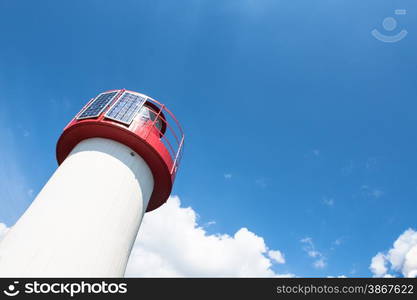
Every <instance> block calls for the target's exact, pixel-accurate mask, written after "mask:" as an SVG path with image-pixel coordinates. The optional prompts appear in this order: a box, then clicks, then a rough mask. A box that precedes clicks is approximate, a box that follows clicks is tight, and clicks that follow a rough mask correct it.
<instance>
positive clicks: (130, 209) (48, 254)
mask: <svg viewBox="0 0 417 300" xmlns="http://www.w3.org/2000/svg"><path fill="white" fill-rule="evenodd" d="M183 145H184V136H183V132H182V129H181V126H180V124H179V123H178V121H177V120H176V118H175V116H174V115H173V114H172V113H171V112H170V111H169V110H168V109H167V108H166V107H165V106H164V105H162V104H160V103H159V102H158V101H156V100H154V99H152V98H150V97H148V96H146V95H143V94H140V93H136V92H133V91H127V90H111V91H107V92H104V93H101V94H99V95H98V96H97V97H95V98H93V99H91V100H90V101H89V102H88V103H87V105H86V106H85V107H84V108H83V109H82V110H81V111H80V113H78V114H77V116H76V117H75V118H74V119H73V120H72V121H71V122H70V123H69V124H68V126H67V127H66V128H65V129H64V132H63V133H62V135H61V137H60V138H59V141H58V144H57V152H56V153H57V160H58V163H59V167H58V169H57V170H56V171H55V173H54V174H53V175H52V177H51V178H50V179H49V181H48V182H47V183H46V185H45V186H44V187H43V189H42V190H41V191H40V193H39V194H38V195H37V197H36V198H35V200H34V201H33V203H32V204H31V205H30V207H29V208H28V209H27V211H26V212H25V213H24V214H23V215H22V216H21V218H20V219H19V220H18V221H17V223H16V224H15V225H14V226H13V227H12V228H11V229H10V231H9V232H8V233H7V235H6V236H5V237H4V239H3V240H2V241H1V242H0V277H121V276H123V275H124V272H125V269H126V264H127V261H128V258H129V255H130V251H131V249H132V246H133V243H134V241H135V238H136V235H137V232H138V230H139V226H140V224H141V221H142V218H143V215H144V213H145V212H146V211H151V210H154V209H156V208H158V207H159V206H161V205H162V204H163V203H165V201H166V200H167V199H168V196H169V194H170V192H171V189H172V185H173V183H174V180H175V175H176V172H177V170H178V166H179V162H180V160H181V156H182V149H183Z"/></svg>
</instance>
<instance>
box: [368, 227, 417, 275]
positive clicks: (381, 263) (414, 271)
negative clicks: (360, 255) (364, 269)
mask: <svg viewBox="0 0 417 300" xmlns="http://www.w3.org/2000/svg"><path fill="white" fill-rule="evenodd" d="M369 269H370V270H371V272H372V273H373V274H374V277H393V276H394V275H393V274H392V273H394V274H395V273H397V274H401V275H402V276H404V277H412V278H414V277H417V231H415V230H413V229H411V228H410V229H407V230H406V231H404V233H403V234H401V235H400V236H399V237H398V238H397V240H396V241H395V242H394V244H393V247H392V248H391V249H390V250H388V251H387V252H385V253H383V252H379V253H378V254H376V255H375V256H374V257H373V258H372V261H371V265H370V266H369Z"/></svg>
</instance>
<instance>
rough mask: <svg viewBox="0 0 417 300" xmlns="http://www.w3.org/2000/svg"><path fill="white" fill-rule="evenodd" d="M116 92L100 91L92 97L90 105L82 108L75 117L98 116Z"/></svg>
mask: <svg viewBox="0 0 417 300" xmlns="http://www.w3.org/2000/svg"><path fill="white" fill-rule="evenodd" d="M116 94H117V91H116V92H110V93H102V94H100V95H98V96H97V97H96V98H95V99H94V101H93V102H91V103H90V105H89V106H88V107H86V108H85V109H84V111H83V112H82V113H81V114H80V115H79V116H78V117H77V119H78V120H80V119H89V118H96V117H98V116H99V115H100V114H101V113H102V112H103V111H104V110H105V109H106V107H107V106H108V105H109V104H110V102H111V101H112V100H113V98H114V96H116Z"/></svg>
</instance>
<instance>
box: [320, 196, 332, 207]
mask: <svg viewBox="0 0 417 300" xmlns="http://www.w3.org/2000/svg"><path fill="white" fill-rule="evenodd" d="M322 202H323V204H324V205H327V206H333V205H334V199H333V198H327V197H324V198H323V201H322Z"/></svg>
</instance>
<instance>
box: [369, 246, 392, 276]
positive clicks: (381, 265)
mask: <svg viewBox="0 0 417 300" xmlns="http://www.w3.org/2000/svg"><path fill="white" fill-rule="evenodd" d="M369 268H370V269H371V272H372V273H373V274H374V275H375V276H377V277H382V276H384V275H385V274H386V273H387V272H388V268H387V266H386V257H385V255H384V254H383V253H381V252H380V253H378V254H377V255H375V256H374V257H373V258H372V261H371V265H370V267H369Z"/></svg>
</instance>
